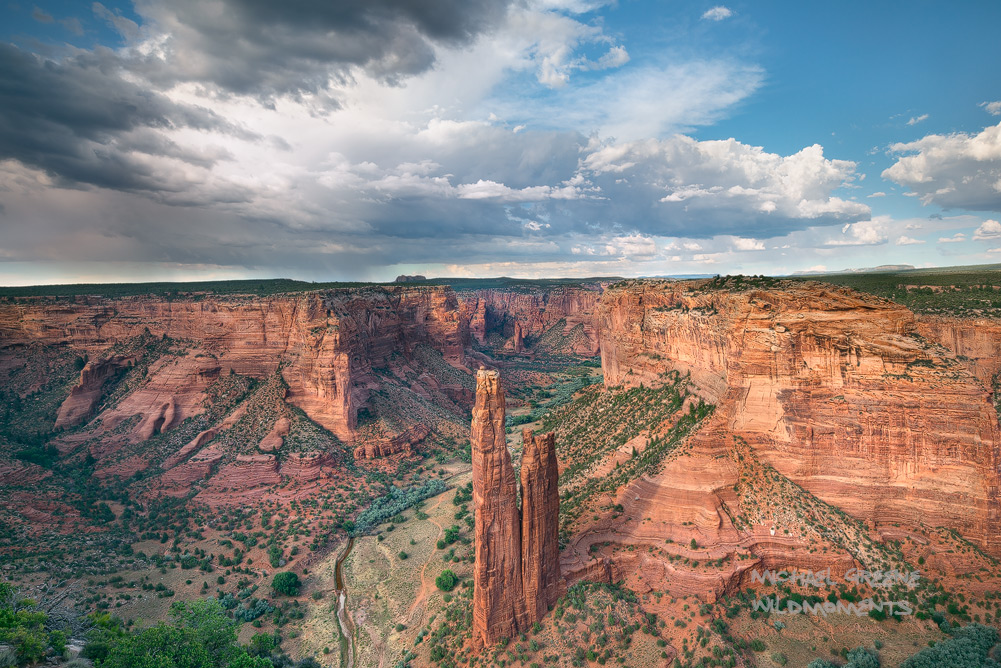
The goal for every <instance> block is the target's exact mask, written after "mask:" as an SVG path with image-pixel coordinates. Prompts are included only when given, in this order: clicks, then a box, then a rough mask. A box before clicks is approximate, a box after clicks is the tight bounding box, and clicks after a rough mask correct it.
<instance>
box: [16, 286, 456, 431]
mask: <svg viewBox="0 0 1001 668" xmlns="http://www.w3.org/2000/svg"><path fill="white" fill-rule="evenodd" d="M144 332H149V333H151V334H152V335H154V336H157V337H159V336H168V337H171V338H175V339H187V340H192V341H194V342H195V343H196V344H197V345H198V346H199V347H200V348H201V351H202V352H203V353H204V355H206V356H208V357H210V358H211V359H212V360H213V365H214V366H215V367H216V368H217V369H219V370H221V371H223V372H228V371H229V370H234V371H236V372H237V373H241V374H247V375H250V376H254V377H259V378H260V377H264V376H267V375H268V374H271V373H273V372H274V371H275V370H276V369H278V368H279V366H280V365H281V369H282V374H283V376H284V378H285V381H286V382H287V383H288V385H289V397H288V398H289V401H290V402H291V403H293V404H295V405H297V406H299V407H300V408H302V409H303V410H304V411H305V412H306V413H307V414H308V415H309V416H310V418H312V419H313V420H315V421H317V422H318V423H320V424H322V425H323V426H324V427H326V428H328V429H330V430H331V431H333V432H334V433H335V434H337V436H338V437H340V438H341V439H344V440H350V439H351V436H352V433H353V430H354V428H355V425H356V420H357V413H358V409H359V407H360V406H362V405H363V404H364V403H365V401H366V399H367V397H368V394H369V391H370V390H371V389H374V388H376V387H378V383H377V381H376V379H375V378H374V377H373V375H372V370H373V368H377V367H382V366H385V365H386V364H388V362H389V360H390V358H391V357H392V356H393V355H396V354H403V355H405V356H406V355H408V354H409V353H410V351H411V350H413V348H414V347H415V346H416V345H419V344H427V345H430V346H432V347H434V348H436V349H438V350H439V351H440V352H441V353H442V354H443V355H444V357H445V359H446V360H447V361H448V362H450V363H451V364H453V365H455V366H457V367H462V365H463V363H464V354H463V350H464V349H465V347H466V346H467V345H468V341H469V334H468V324H467V320H466V319H465V318H464V316H463V314H462V313H461V312H460V308H459V302H458V300H457V299H456V296H455V293H454V292H453V291H452V290H451V288H449V287H417V286H406V287H396V286H393V287H366V288H352V289H339V290H325V291H318V292H313V293H303V294H287V295H274V296H269V297H256V296H216V295H193V296H188V297H180V298H165V297H149V296H137V297H124V298H117V299H111V298H102V297H77V298H68V299H55V298H25V299H12V298H8V299H6V300H4V301H2V302H0V348H2V347H6V346H12V345H19V344H27V343H30V342H40V343H44V344H49V345H63V344H65V345H70V346H73V347H74V348H77V349H80V350H81V351H86V352H87V353H89V354H90V355H91V357H96V356H99V355H101V354H102V353H103V352H104V351H105V350H107V349H108V348H109V347H110V346H112V345H114V344H116V343H121V342H124V341H126V340H128V339H130V338H131V337H136V336H140V335H142V334H143V333H144ZM109 369H110V367H106V366H102V365H101V364H92V365H91V368H90V369H89V370H87V369H85V372H86V373H84V374H82V376H81V382H80V385H79V389H78V390H74V392H75V396H74V405H73V406H70V407H67V408H66V410H65V411H64V412H63V413H62V414H61V416H60V419H61V421H62V423H63V424H66V425H68V424H71V423H73V422H75V421H77V420H79V419H81V418H82V416H83V415H85V414H86V413H87V412H88V411H89V410H91V409H92V407H93V406H92V395H93V386H94V385H95V383H97V382H98V381H99V380H100V379H99V378H98V376H99V375H100V373H103V372H105V371H108V370H109Z"/></svg>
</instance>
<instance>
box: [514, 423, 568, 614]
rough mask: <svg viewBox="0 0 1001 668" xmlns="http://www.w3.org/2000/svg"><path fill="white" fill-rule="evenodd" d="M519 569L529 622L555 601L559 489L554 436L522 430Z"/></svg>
mask: <svg viewBox="0 0 1001 668" xmlns="http://www.w3.org/2000/svg"><path fill="white" fill-rule="evenodd" d="M522 441H523V444H524V445H523V447H522V454H521V569H522V589H523V590H524V594H525V608H526V612H527V614H528V617H529V621H530V622H532V621H537V620H539V619H542V617H543V616H544V615H545V614H546V613H547V612H549V608H550V606H552V605H553V604H554V603H556V599H557V598H559V593H560V592H559V584H560V583H559V575H560V545H559V521H560V490H559V465H558V464H557V462H556V435H555V434H554V433H553V432H549V433H547V434H541V435H539V436H534V435H533V434H532V432H531V430H529V429H525V430H523V431H522Z"/></svg>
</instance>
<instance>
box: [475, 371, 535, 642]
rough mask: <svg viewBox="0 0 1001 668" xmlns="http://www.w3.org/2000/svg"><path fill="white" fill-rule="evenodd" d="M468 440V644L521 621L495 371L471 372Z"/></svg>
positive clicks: (492, 638)
mask: <svg viewBox="0 0 1001 668" xmlns="http://www.w3.org/2000/svg"><path fill="white" fill-rule="evenodd" d="M470 440H471V441H472V445H473V504H474V506H475V508H476V510H475V514H474V516H475V520H476V522H475V527H476V537H475V544H476V546H475V565H474V570H473V645H474V646H476V647H484V646H487V645H492V644H494V643H495V642H497V641H498V640H499V639H500V638H513V637H515V636H516V635H517V633H518V631H519V630H520V629H521V628H523V626H524V623H525V599H524V594H523V589H522V570H521V516H520V513H519V512H518V502H517V495H518V490H517V487H516V485H515V477H514V468H513V467H512V466H511V453H510V452H508V449H507V440H506V437H505V431H504V391H503V389H501V384H500V374H499V373H498V372H497V371H493V370H486V369H480V370H479V371H478V372H477V373H476V405H475V406H474V407H473V424H472V433H471V434H470Z"/></svg>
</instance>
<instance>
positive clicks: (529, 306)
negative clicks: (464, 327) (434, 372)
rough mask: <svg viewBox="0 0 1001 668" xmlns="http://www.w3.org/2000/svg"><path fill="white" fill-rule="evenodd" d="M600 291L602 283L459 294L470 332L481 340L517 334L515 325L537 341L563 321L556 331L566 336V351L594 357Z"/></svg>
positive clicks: (596, 352)
mask: <svg viewBox="0 0 1001 668" xmlns="http://www.w3.org/2000/svg"><path fill="white" fill-rule="evenodd" d="M601 290H602V286H601V285H598V284H594V285H590V284H589V285H581V286H560V287H555V288H548V289H542V288H540V289H535V290H530V291H515V290H501V289H490V290H476V291H473V292H468V293H461V294H460V296H461V299H462V311H463V313H464V315H465V318H466V320H467V321H468V322H469V331H470V333H471V334H472V336H473V337H474V338H475V339H476V340H477V341H479V342H480V343H483V342H484V341H485V340H486V338H487V335H488V333H489V332H499V333H500V334H501V335H502V336H503V338H504V339H510V338H512V337H514V336H516V331H515V326H516V325H518V326H519V327H520V330H521V333H522V337H523V338H524V337H529V338H531V339H533V340H538V339H539V338H540V337H542V336H543V334H545V333H546V332H548V331H549V330H550V329H552V328H553V327H555V326H556V325H557V324H559V322H560V321H561V320H562V321H563V326H562V328H561V331H560V332H559V333H560V334H561V335H562V336H565V337H566V338H567V339H568V343H567V345H568V347H569V350H568V352H573V353H576V354H579V355H588V356H593V355H596V354H598V330H597V324H596V320H595V317H596V310H597V306H598V299H599V298H600V297H601ZM512 343H513V344H514V342H512ZM515 345H516V344H515ZM517 352H520V350H517Z"/></svg>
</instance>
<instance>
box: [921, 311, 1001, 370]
mask: <svg viewBox="0 0 1001 668" xmlns="http://www.w3.org/2000/svg"><path fill="white" fill-rule="evenodd" d="M917 326H918V332H920V333H921V335H922V336H924V337H925V338H927V339H929V340H931V341H935V342H936V343H940V344H942V345H943V346H945V347H946V348H948V349H949V350H951V351H953V352H954V353H956V355H958V356H959V357H960V358H961V359H963V360H964V361H966V362H967V363H968V364H969V366H970V368H971V369H973V372H974V373H975V374H976V375H977V377H978V378H980V379H981V380H982V381H984V383H986V384H987V386H988V387H991V386H992V383H993V380H994V375H995V374H997V372H998V371H1001V322H999V321H997V320H993V319H990V318H956V317H948V316H928V315H922V316H919V317H918V325H917Z"/></svg>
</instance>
